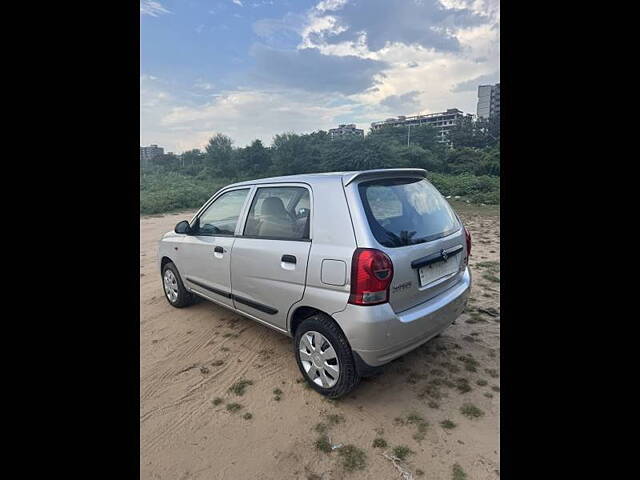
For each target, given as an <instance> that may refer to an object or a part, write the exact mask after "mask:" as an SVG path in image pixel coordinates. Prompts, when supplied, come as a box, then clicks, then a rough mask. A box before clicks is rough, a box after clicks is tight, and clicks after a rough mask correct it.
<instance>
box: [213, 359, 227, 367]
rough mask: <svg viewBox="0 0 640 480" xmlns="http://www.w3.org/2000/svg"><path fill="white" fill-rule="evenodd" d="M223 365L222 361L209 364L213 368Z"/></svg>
mask: <svg viewBox="0 0 640 480" xmlns="http://www.w3.org/2000/svg"><path fill="white" fill-rule="evenodd" d="M223 363H224V360H216V361H214V362H211V365H213V366H214V367H219V366H220V365H222V364H223Z"/></svg>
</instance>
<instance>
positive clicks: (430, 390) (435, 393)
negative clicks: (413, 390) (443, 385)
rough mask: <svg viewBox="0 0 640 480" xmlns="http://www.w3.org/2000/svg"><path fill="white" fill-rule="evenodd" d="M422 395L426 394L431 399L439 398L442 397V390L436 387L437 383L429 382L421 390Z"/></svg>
mask: <svg viewBox="0 0 640 480" xmlns="http://www.w3.org/2000/svg"><path fill="white" fill-rule="evenodd" d="M422 395H423V396H424V395H426V396H428V397H429V398H432V399H433V400H440V399H441V398H442V396H443V395H442V392H441V391H440V389H439V388H438V385H434V384H430V385H427V386H426V387H425V388H424V390H423V391H422Z"/></svg>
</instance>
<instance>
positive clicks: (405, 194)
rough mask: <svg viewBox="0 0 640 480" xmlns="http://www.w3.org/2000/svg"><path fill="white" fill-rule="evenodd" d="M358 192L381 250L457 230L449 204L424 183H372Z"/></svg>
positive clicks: (368, 183) (413, 179)
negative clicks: (381, 246) (381, 247)
mask: <svg viewBox="0 0 640 480" xmlns="http://www.w3.org/2000/svg"><path fill="white" fill-rule="evenodd" d="M358 190H359V191H360V198H361V199H362V205H363V206H364V210H365V213H366V215H367V220H368V221H369V226H370V228H371V232H372V233H373V236H374V237H375V238H376V240H377V241H378V243H380V244H381V245H384V246H385V247H403V246H405V245H413V244H416V243H424V242H429V241H431V240H435V239H437V238H441V237H445V236H447V235H450V234H452V233H453V232H455V231H457V230H459V229H460V223H459V222H458V218H457V217H456V214H455V213H454V212H453V210H452V209H451V207H450V206H449V203H448V202H447V201H446V200H445V199H444V198H443V197H442V195H440V192H438V191H437V190H436V189H435V187H434V186H433V185H431V184H430V183H429V182H427V181H426V180H423V179H415V178H403V179H387V180H373V181H370V182H363V183H361V184H360V185H359V186H358Z"/></svg>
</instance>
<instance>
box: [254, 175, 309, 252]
mask: <svg viewBox="0 0 640 480" xmlns="http://www.w3.org/2000/svg"><path fill="white" fill-rule="evenodd" d="M310 214H311V211H310V209H309V190H307V189H306V188H304V187H263V188H258V190H257V192H256V195H255V197H254V199H253V203H252V204H251V209H250V210H249V214H248V215H247V223H246V225H245V227H244V235H245V236H249V237H258V238H271V239H279V240H307V239H308V238H309V220H310Z"/></svg>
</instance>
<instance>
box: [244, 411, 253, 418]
mask: <svg viewBox="0 0 640 480" xmlns="http://www.w3.org/2000/svg"><path fill="white" fill-rule="evenodd" d="M242 418H244V419H245V420H251V419H252V418H253V414H252V413H249V412H247V413H245V414H244V415H243V416H242Z"/></svg>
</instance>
